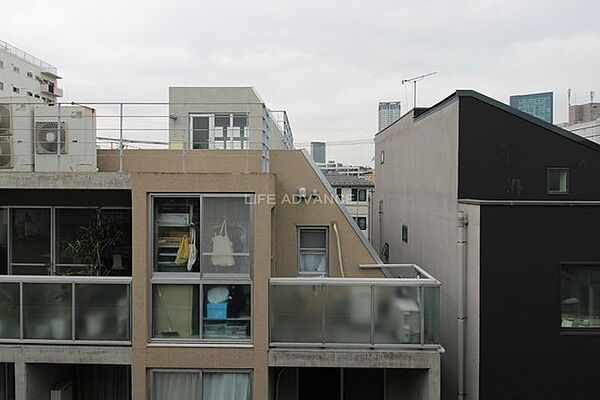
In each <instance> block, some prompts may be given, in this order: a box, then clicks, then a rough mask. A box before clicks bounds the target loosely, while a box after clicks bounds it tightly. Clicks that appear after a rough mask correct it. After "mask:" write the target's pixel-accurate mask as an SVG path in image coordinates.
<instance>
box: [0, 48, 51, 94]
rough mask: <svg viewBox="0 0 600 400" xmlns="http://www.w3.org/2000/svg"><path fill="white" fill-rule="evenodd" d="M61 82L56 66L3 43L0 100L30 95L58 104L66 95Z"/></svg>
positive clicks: (0, 54)
mask: <svg viewBox="0 0 600 400" xmlns="http://www.w3.org/2000/svg"><path fill="white" fill-rule="evenodd" d="M58 79H60V77H59V76H58V75H57V71H56V67H55V66H54V65H51V64H48V63H47V62H45V61H42V60H40V59H39V58H37V57H34V56H32V55H31V54H28V53H26V52H24V51H23V50H20V49H18V48H16V47H14V46H12V45H10V44H8V43H6V42H4V41H2V40H0V97H27V96H29V97H31V98H32V99H40V100H42V101H44V102H46V103H55V102H56V100H57V98H59V97H62V95H63V91H62V89H60V88H58V86H57V84H56V82H57V80H58ZM34 101H35V100H34Z"/></svg>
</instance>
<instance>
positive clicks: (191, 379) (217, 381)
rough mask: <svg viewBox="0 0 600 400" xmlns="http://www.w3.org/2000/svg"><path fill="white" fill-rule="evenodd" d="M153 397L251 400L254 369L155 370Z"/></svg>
mask: <svg viewBox="0 0 600 400" xmlns="http://www.w3.org/2000/svg"><path fill="white" fill-rule="evenodd" d="M151 379H152V386H151V394H150V399H151V400H172V399H177V400H250V399H251V398H252V392H251V389H252V384H251V374H250V372H237V371H236V372H229V371H215V370H211V371H200V370H181V371H177V370H168V371H161V370H154V371H151Z"/></svg>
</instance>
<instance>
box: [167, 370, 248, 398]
mask: <svg viewBox="0 0 600 400" xmlns="http://www.w3.org/2000/svg"><path fill="white" fill-rule="evenodd" d="M203 377H204V383H203V391H202V400H250V374H245V373H220V372H218V373H216V372H206V373H204V374H203ZM161 400H162V399H161Z"/></svg>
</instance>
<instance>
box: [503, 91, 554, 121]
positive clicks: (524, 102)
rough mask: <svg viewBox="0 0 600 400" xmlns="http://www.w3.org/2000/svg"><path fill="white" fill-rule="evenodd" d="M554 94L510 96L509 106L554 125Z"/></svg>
mask: <svg viewBox="0 0 600 400" xmlns="http://www.w3.org/2000/svg"><path fill="white" fill-rule="evenodd" d="M553 101H554V94H553V93H552V92H545V93H532V94H522V95H515V96H510V106H511V107H514V108H516V109H517V110H520V111H523V112H525V113H527V114H529V115H533V116H534V117H536V118H539V119H541V120H543V121H546V122H548V123H550V124H552V123H554V122H553V121H554V118H553V115H554V108H553Z"/></svg>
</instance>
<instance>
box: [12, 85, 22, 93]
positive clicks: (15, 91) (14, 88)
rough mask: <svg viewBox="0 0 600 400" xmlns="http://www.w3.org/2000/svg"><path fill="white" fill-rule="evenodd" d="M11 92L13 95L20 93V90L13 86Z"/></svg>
mask: <svg viewBox="0 0 600 400" xmlns="http://www.w3.org/2000/svg"><path fill="white" fill-rule="evenodd" d="M13 92H14V93H21V89H19V88H18V87H15V86H13Z"/></svg>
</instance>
